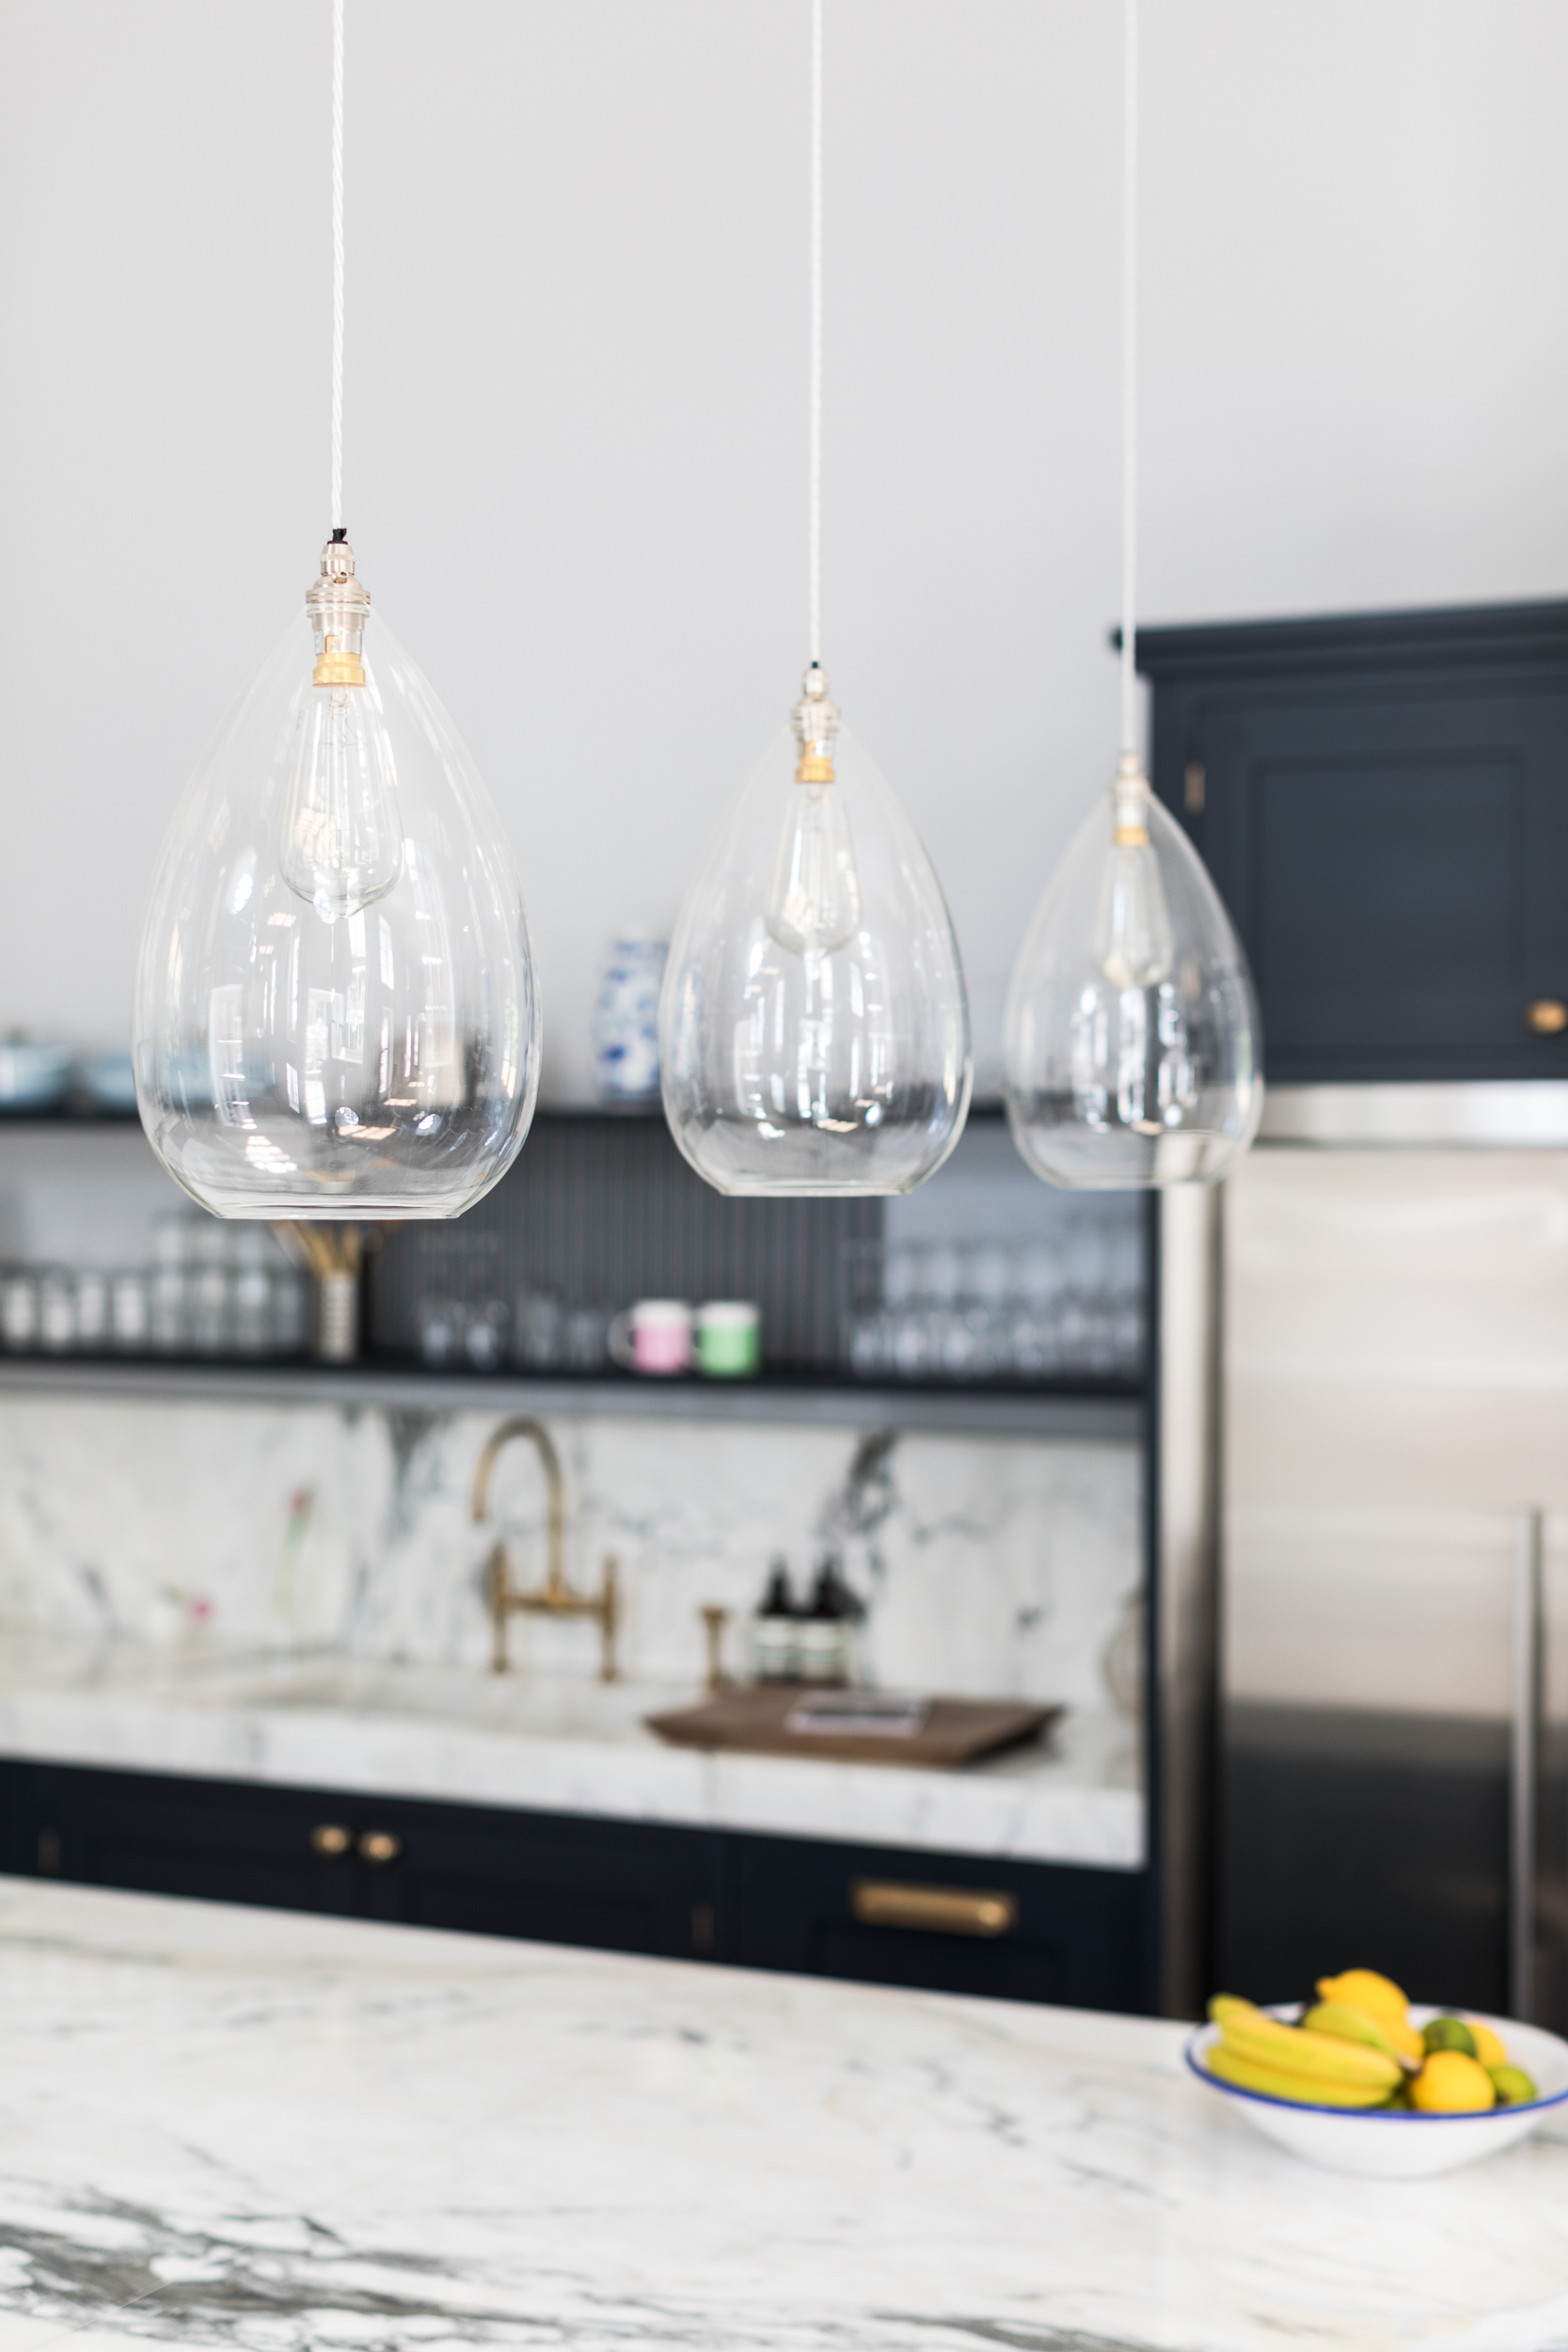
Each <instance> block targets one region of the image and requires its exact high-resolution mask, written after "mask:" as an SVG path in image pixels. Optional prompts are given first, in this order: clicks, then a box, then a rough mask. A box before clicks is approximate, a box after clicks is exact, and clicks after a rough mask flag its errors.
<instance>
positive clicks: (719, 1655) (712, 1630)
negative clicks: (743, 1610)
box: [702, 1600, 730, 1691]
mask: <svg viewBox="0 0 1568 2352" xmlns="http://www.w3.org/2000/svg"><path fill="white" fill-rule="evenodd" d="M702 1619H703V1638H704V1640H705V1642H706V1644H707V1674H706V1677H705V1686H704V1687H705V1689H707V1690H709V1691H721V1690H722V1689H723V1687H724V1678H725V1677H724V1628H725V1627H726V1626H727V1625H728V1623H729V1621H730V1613H729V1611H728V1610H727V1609H721V1608H720V1607H719V1605H718V1603H717V1602H716V1601H711V1600H707V1601H705V1602H704V1603H703V1607H702Z"/></svg>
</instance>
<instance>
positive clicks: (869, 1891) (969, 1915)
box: [849, 1879, 1018, 1935]
mask: <svg viewBox="0 0 1568 2352" xmlns="http://www.w3.org/2000/svg"><path fill="white" fill-rule="evenodd" d="M849 1908H850V1910H851V1911H852V1912H853V1913H854V1915H855V1917H856V1918H857V1919H858V1920H859V1921H860V1923H861V1925H862V1927H864V1928H924V1929H925V1930H926V1931H927V1933H928V1934H932V1935H1011V1933H1012V1931H1013V1930H1014V1929H1015V1928H1016V1927H1017V1925H1018V1897H1017V1896H1016V1895H1004V1894H990V1893H987V1894H979V1893H976V1892H974V1891H973V1890H972V1889H971V1888H969V1887H967V1886H903V1885H900V1884H899V1883H896V1882H895V1880H892V1879H856V1880H855V1881H854V1883H853V1884H852V1885H851V1887H850V1889H849Z"/></svg>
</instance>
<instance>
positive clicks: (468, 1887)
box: [359, 1802, 719, 1959]
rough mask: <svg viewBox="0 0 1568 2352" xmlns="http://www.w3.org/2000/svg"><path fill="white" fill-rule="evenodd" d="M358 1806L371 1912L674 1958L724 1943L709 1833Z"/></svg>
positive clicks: (461, 1809)
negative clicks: (361, 1816) (665, 1955)
mask: <svg viewBox="0 0 1568 2352" xmlns="http://www.w3.org/2000/svg"><path fill="white" fill-rule="evenodd" d="M360 1810H361V1811H362V1813H363V1815H364V1820H365V1822H366V1824H367V1827H366V1829H365V1831H364V1833H363V1834H362V1836H361V1837H360V1840H359V1852H360V1855H361V1861H360V1870H361V1881H362V1884H361V1907H362V1909H363V1910H364V1912H365V1914H366V1915H368V1916H370V1917H372V1918H377V1919H398V1920H402V1921H404V1923H405V1924H407V1925H409V1926H417V1927H427V1928H457V1929H462V1930H466V1931H467V1932H468V1933H470V1934H476V1935H514V1936H524V1937H531V1938H532V1939H534V1940H536V1941H538V1942H541V1943H547V1944H586V1945H591V1946H593V1947H596V1948H597V1949H599V1950H602V1951H619V1952H654V1953H665V1954H668V1955H669V1956H670V1957H671V1958H673V1959H690V1958H693V1957H696V1958H703V1959H707V1958H711V1957H713V1955H714V1953H715V1951H716V1949H717V1945H718V1938H719V1839H718V1837H717V1836H716V1835H715V1834H713V1833H712V1832H709V1831H705V1830H694V1829H681V1828H674V1827H671V1826H669V1825H666V1824H664V1823H657V1822H636V1821H607V1820H591V1819H588V1818H586V1817H584V1816H581V1815H577V1814H547V1813H512V1812H500V1811H497V1812H494V1813H491V1812H488V1811H486V1810H485V1809H484V1808H483V1807H481V1806H468V1805H464V1806H458V1805H427V1804H380V1805H372V1804H366V1803H363V1802H362V1803H361V1806H360ZM378 1841H384V1842H381V1843H379V1844H378Z"/></svg>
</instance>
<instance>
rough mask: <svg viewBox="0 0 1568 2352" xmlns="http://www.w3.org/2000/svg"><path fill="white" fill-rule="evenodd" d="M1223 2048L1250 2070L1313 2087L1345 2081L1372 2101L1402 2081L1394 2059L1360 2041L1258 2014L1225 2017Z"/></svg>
mask: <svg viewBox="0 0 1568 2352" xmlns="http://www.w3.org/2000/svg"><path fill="white" fill-rule="evenodd" d="M1220 2033H1221V2035H1222V2037H1223V2042H1224V2046H1225V2047H1226V2048H1227V2050H1229V2051H1231V2052H1232V2053H1233V2054H1234V2055H1235V2056H1236V2057H1237V2058H1244V2059H1246V2060H1247V2061H1248V2062H1249V2063H1250V2064H1252V2065H1254V2066H1262V2067H1267V2068H1270V2069H1275V2070H1277V2071H1278V2072H1280V2073H1282V2074H1293V2075H1298V2076H1302V2077H1305V2078H1306V2079H1307V2080H1308V2081H1311V2082H1313V2083H1325V2082H1328V2083H1344V2084H1348V2085H1351V2086H1352V2087H1354V2088H1358V2089H1361V2090H1365V2091H1367V2093H1368V2094H1369V2096H1370V2098H1371V2099H1374V2100H1375V2099H1380V2098H1386V2096H1387V2094H1388V2093H1389V2091H1390V2090H1393V2089H1394V2088H1395V2086H1396V2085H1397V2084H1398V2083H1399V2082H1400V2081H1401V2079H1402V2073H1403V2070H1402V2067H1401V2064H1400V2061H1399V2059H1398V2058H1390V2057H1388V2056H1387V2055H1386V2053H1385V2052H1384V2051H1382V2050H1374V2049H1370V2048H1369V2047H1368V2046H1367V2045H1366V2043H1364V2042H1339V2041H1336V2040H1335V2039H1334V2037H1333V2036H1332V2035H1330V2034H1326V2033H1306V2032H1304V2031H1303V2030H1302V2028H1301V2026H1285V2025H1281V2024H1280V2022H1279V2020H1278V2019H1277V2018H1275V2017H1266V2016H1264V2015H1263V2014H1262V2013H1261V2012H1260V2011H1259V2013H1258V2014H1256V2015H1254V2016H1250V2017H1249V2016H1246V2015H1244V2014H1236V2015H1232V2016H1227V2018H1225V2019H1224V2021H1223V2022H1222V2024H1221V2026H1220Z"/></svg>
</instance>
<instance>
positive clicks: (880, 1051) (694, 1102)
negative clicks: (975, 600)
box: [659, 662, 970, 1195]
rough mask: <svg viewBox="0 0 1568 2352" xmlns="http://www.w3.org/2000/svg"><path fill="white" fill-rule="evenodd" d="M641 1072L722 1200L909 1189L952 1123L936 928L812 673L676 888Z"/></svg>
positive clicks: (897, 823) (954, 963)
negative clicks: (698, 862) (654, 1037)
mask: <svg viewBox="0 0 1568 2352" xmlns="http://www.w3.org/2000/svg"><path fill="white" fill-rule="evenodd" d="M659 1064H660V1084H661V1087H662V1089H663V1095H664V1110H665V1116H666V1118H667V1119H668V1120H669V1123H670V1131H671V1134H672V1135H673V1136H674V1138H675V1141H676V1143H677V1144H678V1145H679V1146H680V1149H681V1151H682V1152H684V1153H685V1155H686V1157H687V1158H688V1160H689V1161H690V1163H691V1165H692V1167H693V1168H695V1169H696V1170H697V1172H698V1174H699V1175H700V1176H703V1177H705V1179H706V1181H707V1182H708V1183H709V1184H712V1185H714V1186H715V1187H716V1189H717V1190H719V1191H720V1192H727V1193H747V1194H758V1195H768V1194H771V1195H779V1194H830V1195H831V1194H854V1193H891V1192H908V1191H910V1190H911V1189H912V1187H913V1186H914V1185H916V1184H921V1183H923V1182H924V1180H925V1179H926V1177H927V1176H929V1175H930V1174H931V1173H932V1172H933V1170H934V1169H936V1168H940V1166H941V1165H942V1161H943V1160H944V1159H945V1158H946V1156H947V1154H948V1152H950V1151H951V1150H952V1148H953V1146H954V1144H955V1143H956V1142H957V1140H958V1136H959V1134H960V1132H961V1130H962V1127H963V1122H964V1117H965V1114H966V1112H967V1110H968V1107H969V1089H970V1054H969V1005H968V999H967V996H966V994H965V991H964V980H963V968H962V965H961V964H960V962H959V960H958V942H957V941H956V940H955V938H954V936H953V926H952V922H951V919H950V917H949V915H948V913H947V908H946V906H945V904H944V903H943V900H942V891H941V888H940V886H939V885H938V882H937V878H936V876H935V874H934V873H933V872H932V870H931V866H930V862H929V860H928V859H927V855H926V852H925V850H923V849H922V848H921V845H920V842H919V840H918V839H917V837H916V835H915V833H914V829H913V827H912V826H911V824H910V822H909V819H908V818H907V817H906V816H905V815H904V813H903V811H902V810H901V809H900V807H899V806H898V803H897V802H896V801H895V799H894V797H893V795H892V793H891V792H890V791H889V790H888V788H887V787H886V785H885V784H884V783H883V782H882V779H881V777H880V776H879V774H878V773H877V771H876V769H875V768H874V767H873V766H872V765H871V762H870V761H869V760H868V759H867V758H866V756H865V755H864V753H863V751H862V750H861V748H860V746H859V744H858V743H857V742H856V741H855V739H854V738H853V736H851V735H850V733H849V732H848V730H847V728H846V727H844V726H842V725H841V723H840V721H839V715H838V712H837V710H836V709H835V707H834V706H833V704H832V700H831V698H830V697H829V693H828V682H827V679H826V678H825V677H824V676H823V674H822V672H821V670H820V668H819V667H818V666H817V665H816V663H815V662H814V663H813V664H812V667H811V668H810V670H808V671H807V673H806V680H805V688H804V691H803V692H802V694H801V696H800V702H799V703H798V704H797V706H796V709H795V713H794V725H793V729H792V731H791V732H790V733H784V734H781V735H779V736H778V737H777V738H776V739H775V740H774V742H773V743H772V744H771V745H770V746H769V748H768V751H767V752H766V753H765V754H764V756H763V759H762V763H761V765H760V766H759V768H758V769H757V771H756V773H755V774H754V776H753V777H752V781H751V783H750V784H749V785H748V786H747V787H746V790H745V791H744V792H743V793H742V794H741V797H740V799H739V801H738V802H737V803H736V806H735V808H734V809H733V810H732V812H731V814H730V816H729V818H727V819H726V821H725V823H724V824H723V825H722V826H721V829H720V832H719V834H718V835H717V837H716V838H715V840H714V842H713V844H712V846H711V848H710V849H709V850H708V853H707V855H706V857H705V860H704V862H703V864H702V866H700V867H699V868H698V871H697V874H696V877H695V879H694V880H693V882H692V884H691V887H690V889H689V892H688V894H687V898H686V903H685V905H684V906H683V908H682V910H681V914H680V920H679V922H678V923H677V925H676V928H675V935H674V939H673V942H672V945H671V949H670V960H669V962H668V964H667V966H666V968H665V976H664V990H663V993H662V995H661V997H660V1000H659Z"/></svg>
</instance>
